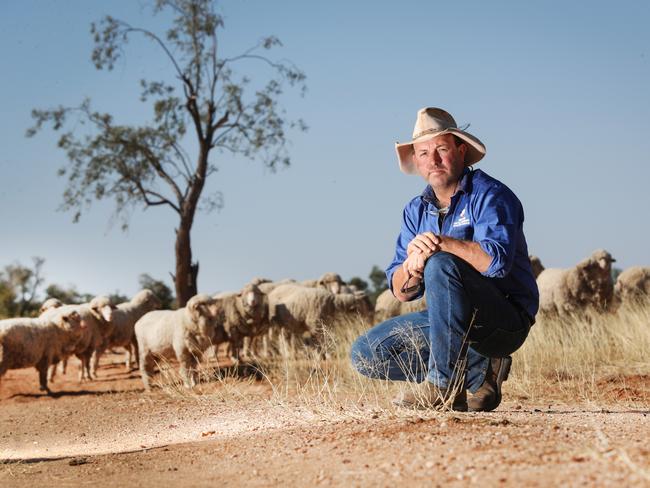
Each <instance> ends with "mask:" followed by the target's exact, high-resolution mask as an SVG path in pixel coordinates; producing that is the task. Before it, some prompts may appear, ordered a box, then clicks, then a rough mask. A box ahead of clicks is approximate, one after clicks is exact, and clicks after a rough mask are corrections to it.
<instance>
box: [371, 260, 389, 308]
mask: <svg viewBox="0 0 650 488" xmlns="http://www.w3.org/2000/svg"><path fill="white" fill-rule="evenodd" d="M368 279H370V283H371V284H372V290H371V291H370V293H369V294H368V295H369V296H370V301H371V302H372V303H373V305H374V304H375V302H376V301H377V297H378V296H379V295H381V294H382V292H384V291H385V290H387V289H388V281H387V280H386V273H385V272H384V270H383V269H381V268H380V267H379V266H377V265H374V266H373V267H372V269H371V270H370V274H368Z"/></svg>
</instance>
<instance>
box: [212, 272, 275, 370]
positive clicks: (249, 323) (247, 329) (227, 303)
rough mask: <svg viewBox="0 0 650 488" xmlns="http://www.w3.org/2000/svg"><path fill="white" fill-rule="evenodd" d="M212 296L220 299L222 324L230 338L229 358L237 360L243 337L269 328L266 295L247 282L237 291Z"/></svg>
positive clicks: (249, 336) (257, 333) (261, 332)
mask: <svg viewBox="0 0 650 488" xmlns="http://www.w3.org/2000/svg"><path fill="white" fill-rule="evenodd" d="M214 298H217V299H219V300H220V301H221V303H222V306H223V309H224V312H225V322H224V324H223V326H224V329H225V331H226V333H227V334H228V337H229V338H230V342H229V345H228V352H229V354H230V356H231V358H233V359H235V360H238V359H239V356H240V353H241V352H242V351H243V349H244V345H245V342H244V339H245V338H249V339H252V338H254V337H257V336H260V335H262V334H264V333H265V332H266V331H267V330H268V329H269V311H268V310H269V309H268V301H267V296H266V294H264V293H262V291H261V290H260V288H259V287H258V286H257V285H255V284H253V283H249V284H247V285H245V286H244V287H243V288H242V289H241V290H240V291H239V292H235V293H220V294H218V295H215V296H214ZM243 352H244V354H245V353H246V351H243Z"/></svg>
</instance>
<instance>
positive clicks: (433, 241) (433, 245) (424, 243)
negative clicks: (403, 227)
mask: <svg viewBox="0 0 650 488" xmlns="http://www.w3.org/2000/svg"><path fill="white" fill-rule="evenodd" d="M441 242H442V239H441V238H440V236H437V235H435V234H434V233H433V232H423V233H422V234H418V235H416V236H415V237H414V238H413V239H412V240H411V242H409V243H408V246H406V254H407V255H408V256H410V255H411V254H413V253H418V254H420V253H421V254H424V255H425V261H426V258H428V257H429V256H431V255H432V254H434V253H436V252H438V251H440V243H441ZM405 262H406V261H405Z"/></svg>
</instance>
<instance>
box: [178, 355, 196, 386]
mask: <svg viewBox="0 0 650 488" xmlns="http://www.w3.org/2000/svg"><path fill="white" fill-rule="evenodd" d="M194 361H195V360H194V356H193V355H192V354H191V353H190V352H187V353H186V354H183V357H181V360H180V363H181V366H180V370H179V373H180V375H181V378H182V379H183V384H184V385H185V387H186V388H190V389H191V388H193V387H194V385H195V384H196V381H195V378H194V372H193V366H194Z"/></svg>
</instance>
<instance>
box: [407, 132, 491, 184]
mask: <svg viewBox="0 0 650 488" xmlns="http://www.w3.org/2000/svg"><path fill="white" fill-rule="evenodd" d="M445 134H453V135H455V136H458V137H459V138H461V139H462V140H463V141H465V142H466V143H467V151H466V152H465V166H470V165H472V164H476V163H478V162H479V161H480V160H481V159H483V156H485V145H484V144H483V143H482V142H481V141H479V140H478V139H477V138H476V137H474V136H473V135H472V134H469V133H467V132H465V131H463V130H460V129H455V128H449V129H445V130H443V131H440V132H435V133H432V134H426V135H424V136H422V137H418V138H417V139H414V140H412V141H410V142H403V143H401V144H400V143H399V142H396V143H395V151H396V152H397V160H398V161H399V169H401V170H402V172H403V173H406V174H417V168H416V166H415V161H413V155H414V152H413V144H415V143H418V142H426V141H430V140H431V139H433V138H435V137H438V136H442V135H445Z"/></svg>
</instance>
